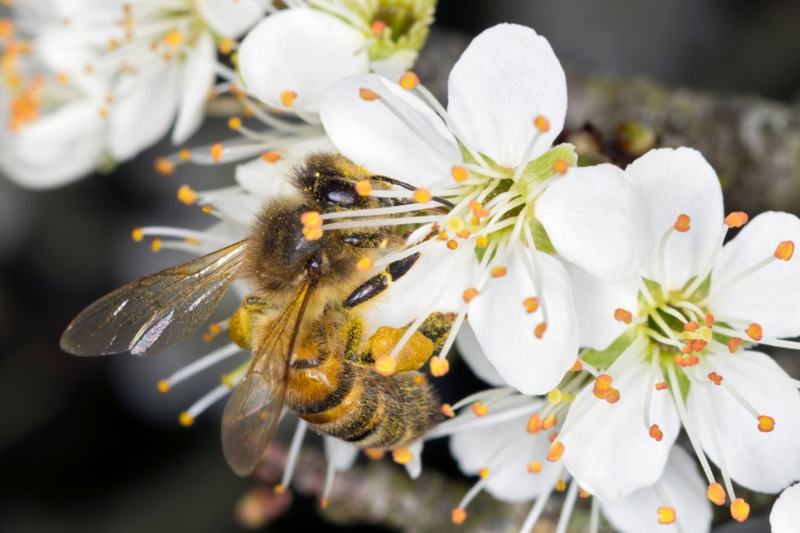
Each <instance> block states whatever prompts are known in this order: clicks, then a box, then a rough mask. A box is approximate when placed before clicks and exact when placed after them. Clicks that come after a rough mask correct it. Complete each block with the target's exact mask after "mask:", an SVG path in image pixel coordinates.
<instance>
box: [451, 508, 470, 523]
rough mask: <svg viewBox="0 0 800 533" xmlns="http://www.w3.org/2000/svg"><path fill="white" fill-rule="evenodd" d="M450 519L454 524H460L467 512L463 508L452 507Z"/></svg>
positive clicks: (465, 517)
mask: <svg viewBox="0 0 800 533" xmlns="http://www.w3.org/2000/svg"><path fill="white" fill-rule="evenodd" d="M450 519H451V520H452V521H453V523H454V524H455V525H457V526H460V525H461V524H463V523H464V520H466V519H467V512H466V511H465V510H464V509H453V514H452V516H451V517H450Z"/></svg>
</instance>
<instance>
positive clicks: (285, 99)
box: [280, 91, 297, 107]
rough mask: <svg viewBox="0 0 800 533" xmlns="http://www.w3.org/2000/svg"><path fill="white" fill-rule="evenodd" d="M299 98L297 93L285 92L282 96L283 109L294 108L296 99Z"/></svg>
mask: <svg viewBox="0 0 800 533" xmlns="http://www.w3.org/2000/svg"><path fill="white" fill-rule="evenodd" d="M296 98H297V93H296V92H294V91H283V92H282V93H281V94H280V99H281V103H282V104H283V107H292V104H293V103H294V101H295V99H296Z"/></svg>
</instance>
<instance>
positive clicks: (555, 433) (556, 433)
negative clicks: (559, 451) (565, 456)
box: [547, 431, 558, 444]
mask: <svg viewBox="0 0 800 533" xmlns="http://www.w3.org/2000/svg"><path fill="white" fill-rule="evenodd" d="M556 438H558V431H556V432H554V433H552V434H551V435H550V437H549V438H548V439H547V440H549V441H550V443H551V444H552V443H554V442H555V441H556Z"/></svg>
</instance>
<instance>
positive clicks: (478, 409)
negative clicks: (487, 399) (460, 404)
mask: <svg viewBox="0 0 800 533" xmlns="http://www.w3.org/2000/svg"><path fill="white" fill-rule="evenodd" d="M472 412H473V413H475V416H477V417H481V416H484V415H485V414H486V413H488V412H489V406H488V405H484V404H482V403H481V402H475V403H474V404H472Z"/></svg>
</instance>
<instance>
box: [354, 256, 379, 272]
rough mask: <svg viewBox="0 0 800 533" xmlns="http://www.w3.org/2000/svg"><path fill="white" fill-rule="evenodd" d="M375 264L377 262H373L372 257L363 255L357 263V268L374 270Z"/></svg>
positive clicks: (362, 270) (366, 270)
mask: <svg viewBox="0 0 800 533" xmlns="http://www.w3.org/2000/svg"><path fill="white" fill-rule="evenodd" d="M374 266H375V263H373V262H372V259H370V258H369V257H362V258H361V259H359V260H358V262H357V263H356V270H358V271H359V272H369V271H370V270H372V267H374Z"/></svg>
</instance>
